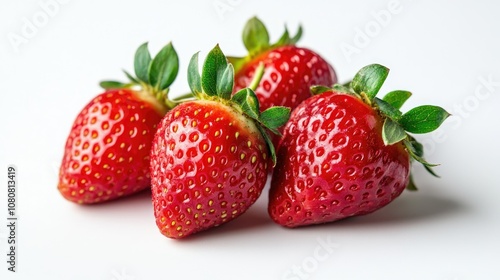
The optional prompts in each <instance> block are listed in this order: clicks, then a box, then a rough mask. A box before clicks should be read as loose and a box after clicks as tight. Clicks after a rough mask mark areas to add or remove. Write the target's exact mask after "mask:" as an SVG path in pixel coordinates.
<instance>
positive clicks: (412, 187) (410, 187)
mask: <svg viewBox="0 0 500 280" xmlns="http://www.w3.org/2000/svg"><path fill="white" fill-rule="evenodd" d="M406 189H407V190H409V191H418V189H417V186H416V185H415V181H413V176H412V175H411V173H410V180H409V181H408V185H406Z"/></svg>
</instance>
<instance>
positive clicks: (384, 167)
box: [268, 64, 449, 227]
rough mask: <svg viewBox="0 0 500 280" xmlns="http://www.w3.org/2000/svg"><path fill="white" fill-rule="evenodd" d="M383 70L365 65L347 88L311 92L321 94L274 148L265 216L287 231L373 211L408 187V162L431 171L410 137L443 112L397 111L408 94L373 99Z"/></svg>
mask: <svg viewBox="0 0 500 280" xmlns="http://www.w3.org/2000/svg"><path fill="white" fill-rule="evenodd" d="M387 74H388V69H387V68H385V67H383V66H381V65H376V64H374V65H369V66H367V67H365V68H363V69H362V70H361V71H360V72H358V74H357V75H356V76H355V77H354V80H353V82H352V83H351V86H352V89H349V88H345V87H342V86H336V87H334V89H328V88H324V87H316V88H313V90H315V91H316V92H319V93H320V94H318V95H315V96H313V97H311V98H309V99H308V100H306V101H304V102H303V103H302V104H301V105H299V106H298V107H297V108H296V109H295V111H293V113H292V115H291V117H290V120H289V122H288V123H287V125H286V126H285V129H284V130H285V132H284V135H283V139H282V141H281V143H280V146H279V148H278V151H277V160H278V162H279V164H278V165H277V167H276V169H275V170H274V173H273V178H272V182H271V190H270V195H269V207H268V211H269V214H270V216H271V218H272V219H273V220H274V221H275V222H276V223H278V224H280V225H283V226H286V227H297V226H304V225H310V224H318V223H325V222H331V221H336V220H339V219H343V218H346V217H350V216H356V215H363V214H367V213H370V212H373V211H375V210H377V209H379V208H381V207H383V206H385V205H387V204H388V203H390V202H391V201H392V200H393V199H395V198H396V197H398V196H399V195H400V194H401V192H402V191H403V190H404V189H405V187H409V188H414V185H413V183H412V181H411V178H410V158H413V159H415V160H417V161H419V162H421V163H423V164H424V166H425V167H426V168H427V169H428V170H429V171H430V172H431V173H432V174H434V173H433V172H432V169H431V167H432V166H433V165H431V164H429V163H427V162H426V161H425V160H424V159H423V158H422V156H423V150H422V145H421V144H419V143H418V142H417V141H416V140H415V139H414V138H413V137H412V136H410V135H409V134H407V132H411V133H427V132H430V131H433V130H434V129H436V128H438V127H439V126H440V125H441V123H442V122H443V121H444V120H445V119H446V118H447V117H448V115H449V114H448V113H447V112H446V111H445V110H443V109H442V108H440V107H436V106H420V107H417V108H414V109H412V110H410V111H409V112H407V113H405V114H402V113H401V111H400V110H399V108H400V107H401V106H402V105H403V103H404V102H405V101H406V100H407V99H408V98H409V97H410V95H411V94H410V93H409V92H407V91H393V92H391V93H389V94H387V95H386V96H385V97H384V98H383V99H379V98H377V97H375V95H376V94H377V92H378V90H379V89H380V87H381V86H382V83H383V82H384V80H385V78H386V77H387Z"/></svg>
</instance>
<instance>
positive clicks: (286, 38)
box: [273, 25, 291, 46]
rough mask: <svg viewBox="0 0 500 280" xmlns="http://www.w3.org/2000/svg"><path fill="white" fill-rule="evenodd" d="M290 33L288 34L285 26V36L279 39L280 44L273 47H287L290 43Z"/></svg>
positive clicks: (277, 43)
mask: <svg viewBox="0 0 500 280" xmlns="http://www.w3.org/2000/svg"><path fill="white" fill-rule="evenodd" d="M290 40H291V39H290V33H288V29H287V28H286V25H285V31H284V32H283V35H281V37H280V38H279V40H278V42H276V43H275V44H273V46H284V45H287V44H288V43H289V42H290Z"/></svg>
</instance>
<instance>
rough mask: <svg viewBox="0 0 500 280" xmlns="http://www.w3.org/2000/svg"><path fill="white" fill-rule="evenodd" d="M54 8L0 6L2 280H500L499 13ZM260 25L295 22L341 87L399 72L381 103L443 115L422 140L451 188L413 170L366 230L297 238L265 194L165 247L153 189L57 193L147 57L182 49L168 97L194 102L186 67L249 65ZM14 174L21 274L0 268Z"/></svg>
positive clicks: (450, 4) (312, 7)
mask: <svg viewBox="0 0 500 280" xmlns="http://www.w3.org/2000/svg"><path fill="white" fill-rule="evenodd" d="M48 2H51V1H50V0H38V1H32V0H30V1H5V0H3V1H2V2H1V4H0V23H1V24H0V77H1V78H0V80H1V81H2V89H1V93H0V96H1V97H0V114H1V117H0V187H1V188H0V194H1V195H0V198H1V199H0V212H1V213H3V214H1V215H0V217H2V222H1V224H2V226H1V227H0V252H1V254H2V255H3V256H4V257H0V260H2V262H1V264H0V278H1V279H85V280H89V279H90V280H94V279H103V280H110V279H113V280H149V279H436V280H462V279H499V277H500V268H499V266H498V261H499V260H500V240H499V236H500V218H499V216H498V215H499V213H500V203H499V201H500V180H499V177H498V167H499V164H498V159H499V158H500V150H499V148H498V139H500V125H498V122H499V121H500V113H499V110H498V107H499V105H500V70H499V66H500V54H499V52H500V34H499V31H498V30H499V28H500V17H499V16H498V11H499V10H500V5H498V2H495V1H439V2H438V1H410V0H400V1H396V2H394V5H395V7H397V8H396V10H394V9H392V10H389V9H388V5H389V3H390V1H389V0H380V1H364V2H361V1H342V2H341V1H290V0H287V1H285V0H280V1H243V0H199V1H153V0H147V1H117V0H116V1H97V0H95V1H76V0H73V1H65V3H58V2H54V1H52V3H56V4H55V5H53V6H51V8H50V9H49V10H47V9H46V10H44V8H43V6H44V5H43V3H48ZM351 2H352V3H351ZM41 3H42V4H41ZM306 3H307V4H306ZM387 13H389V14H390V18H389V17H385V18H384V20H381V17H382V14H385V15H387ZM43 14H45V16H44V15H43ZM253 15H258V16H259V17H260V18H261V19H262V20H263V21H264V22H265V23H266V24H267V26H268V27H269V29H270V33H271V37H272V39H273V40H277V39H278V37H279V35H281V32H282V30H283V25H284V24H285V23H287V24H288V26H289V28H290V29H291V30H292V32H293V31H295V30H296V28H297V26H298V24H299V23H301V24H302V25H303V27H304V32H305V33H304V36H303V39H302V40H301V42H300V45H301V46H308V47H310V48H312V49H314V50H316V51H317V52H319V53H320V54H322V55H323V56H324V57H325V58H326V59H327V60H328V61H329V62H331V63H332V64H333V66H334V67H335V69H336V70H337V73H338V75H339V78H340V81H346V80H348V79H349V78H350V77H352V75H353V74H354V73H355V72H356V71H357V70H358V69H359V68H361V67H362V66H364V65H367V64H370V63H374V62H378V63H381V64H384V65H386V66H388V67H390V68H391V74H390V75H389V78H388V80H387V82H386V84H385V85H384V87H383V88H382V91H384V92H387V91H390V90H393V89H407V90H411V91H412V92H413V93H414V96H413V97H412V98H411V99H410V101H409V102H408V104H407V105H405V107H404V108H403V109H404V110H407V109H408V108H410V107H414V106H417V105H421V104H424V103H425V104H435V105H439V106H442V107H444V108H446V109H447V110H448V111H450V112H451V113H452V114H453V117H451V118H450V119H449V120H448V121H447V122H446V123H445V124H444V125H443V126H442V128H441V129H440V130H439V131H440V133H433V134H430V135H422V136H420V137H418V139H420V140H421V141H422V142H424V143H426V149H427V155H428V156H427V157H428V160H429V161H431V162H438V163H441V164H442V165H441V166H440V167H438V168H437V169H436V171H437V172H438V173H439V174H440V175H441V178H440V179H437V178H433V177H432V176H430V175H428V174H426V173H425V172H424V170H423V169H422V168H421V167H417V168H415V170H414V172H415V176H416V181H417V184H418V185H419V186H420V191H418V192H416V193H407V192H405V193H404V194H403V195H402V196H401V197H400V198H398V199H397V200H396V201H394V202H393V203H392V204H390V205H389V206H387V207H386V208H384V209H382V210H380V211H378V212H376V213H374V214H371V215H368V216H364V217H359V218H353V219H349V220H345V221H341V222H337V223H332V224H327V225H321V226H314V227H307V228H300V229H294V230H288V229H284V228H281V227H279V226H277V225H275V224H273V222H272V221H271V220H270V218H268V216H267V212H266V204H267V193H266V192H267V190H268V189H267V188H266V189H265V191H264V194H263V195H262V197H261V199H260V200H259V201H258V202H257V203H256V204H255V205H254V206H253V207H252V208H251V209H250V210H249V211H248V212H247V213H246V214H245V215H243V216H241V217H240V218H239V219H237V220H235V221H234V222H232V223H229V224H227V225H225V226H222V227H220V228H217V229H214V230H211V231H208V232H206V233H203V234H199V235H196V236H193V237H192V238H189V239H187V240H181V241H175V240H170V239H167V238H165V237H164V236H162V235H161V234H160V233H159V231H158V229H157V227H156V225H155V223H154V217H153V211H152V205H151V202H150V198H149V195H148V194H147V193H142V194H139V195H136V196H133V197H130V198H127V199H123V200H121V201H116V202H112V203H108V204H102V205H96V206H87V207H82V206H77V205H74V204H72V203H69V202H67V201H65V200H64V199H63V198H62V197H61V196H60V195H59V193H58V191H57V188H56V185H57V169H58V166H59V163H60V160H61V158H62V153H63V147H64V143H65V139H66V137H67V135H68V133H69V129H70V127H71V124H72V122H73V120H74V118H75V116H76V114H77V113H78V111H79V110H80V109H81V108H82V107H83V106H84V105H85V104H86V103H87V102H88V101H89V100H90V99H91V98H92V97H93V96H95V95H97V94H98V93H100V92H101V89H100V88H99V87H98V82H99V81H100V80H103V79H122V77H123V74H122V73H121V69H122V68H124V69H128V70H132V63H133V62H132V61H133V54H134V51H135V49H136V48H137V47H138V46H139V45H140V44H141V43H143V42H145V41H149V42H150V49H151V52H152V53H156V52H157V51H158V50H159V49H160V48H161V47H162V46H163V45H164V44H166V43H168V42H169V41H170V40H173V43H174V46H175V48H176V49H177V51H178V53H179V56H180V60H181V69H180V74H179V76H178V79H177V81H176V82H175V84H174V86H173V87H172V94H173V95H175V94H180V93H184V92H186V91H187V90H188V86H187V83H186V78H185V77H186V74H185V73H186V68H187V62H188V60H189V58H190V57H191V55H192V54H193V53H195V52H196V51H202V56H203V57H204V54H206V52H207V51H208V50H209V49H211V48H212V47H213V46H214V45H215V44H216V43H220V45H221V47H222V49H223V51H225V53H226V54H231V55H243V54H244V47H243V44H242V42H241V31H242V28H243V25H244V23H245V22H246V20H247V19H248V18H250V17H251V16H253ZM377 18H378V21H377ZM27 22H30V23H31V24H35V23H36V25H35V28H36V30H33V29H32V30H29V31H30V32H27V31H26V25H28V23H27ZM23 30H24V34H23ZM361 33H363V34H365V35H362V34H361ZM16 36H17V37H16ZM363 36H365V37H364V38H363ZM13 38H16V39H17V40H20V39H19V38H24V39H22V41H15V40H14V39H13ZM13 40H14V41H13ZM347 49H350V50H351V51H354V53H349V52H347ZM484 81H489V82H486V83H485V82H484ZM11 163H12V164H15V165H16V166H17V168H18V188H19V189H18V197H19V204H18V217H19V221H18V224H19V225H18V232H17V238H18V243H19V249H18V252H17V253H18V267H17V270H18V272H17V273H15V274H14V273H11V272H8V271H7V264H6V263H5V262H4V261H3V260H4V259H6V254H7V252H6V250H7V239H6V238H7V228H6V226H5V225H4V222H3V221H5V224H6V220H5V219H6V209H7V206H6V194H7V191H6V189H7V178H6V173H7V171H6V169H7V165H8V164H11ZM2 170H3V171H2ZM1 189H3V190H1ZM3 209H5V210H3ZM3 217H5V218H3ZM328 242H330V243H332V244H333V245H332V244H331V245H330V247H328V248H324V243H328ZM322 244H323V245H322ZM327 249H328V250H327ZM299 270H300V271H301V274H299V273H298V272H297V271H299Z"/></svg>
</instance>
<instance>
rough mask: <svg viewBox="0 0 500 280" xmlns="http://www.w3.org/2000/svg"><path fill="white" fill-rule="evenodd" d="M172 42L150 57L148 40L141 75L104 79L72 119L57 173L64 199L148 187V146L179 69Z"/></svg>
mask: <svg viewBox="0 0 500 280" xmlns="http://www.w3.org/2000/svg"><path fill="white" fill-rule="evenodd" d="M178 63H179V62H178V57H177V54H176V52H175V50H174V48H173V47H172V45H171V44H168V45H167V46H165V47H164V48H163V49H162V50H161V51H160V52H159V53H158V55H157V56H156V57H155V58H154V59H151V56H150V54H149V51H148V47H147V43H145V44H143V45H141V46H140V47H139V48H138V50H137V52H136V55H135V63H134V64H135V65H134V66H135V72H136V76H137V77H132V76H131V75H130V74H128V73H127V72H125V74H126V75H127V76H128V77H129V78H130V83H128V84H123V83H120V82H115V81H106V82H102V83H101V86H102V87H104V88H105V89H106V91H105V92H103V93H101V94H99V95H97V96H96V97H95V98H94V99H92V100H91V101H90V102H89V103H88V104H87V105H86V106H85V107H84V108H83V109H82V110H81V112H80V113H79V114H78V116H77V117H76V120H75V121H74V123H73V126H72V128H71V131H70V133H69V136H68V139H67V140H66V146H65V150H64V156H63V160H62V164H61V167H60V172H59V183H58V189H59V191H60V192H61V194H62V195H63V197H64V198H66V199H68V200H69V201H72V202H76V203H79V204H92V203H99V202H104V201H108V200H113V199H116V198H119V197H123V196H126V195H130V194H133V193H136V192H138V191H141V190H144V189H146V188H147V187H149V186H150V181H151V180H150V175H149V151H150V149H151V142H152V140H153V136H154V133H155V131H156V126H157V124H158V123H159V122H160V120H161V118H162V117H163V116H164V115H165V113H166V111H167V110H168V109H170V108H172V107H173V106H174V105H175V103H173V102H171V101H168V100H167V93H168V86H169V85H170V84H171V83H172V82H173V81H174V79H175V77H176V75H177V71H178Z"/></svg>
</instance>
